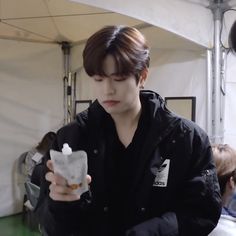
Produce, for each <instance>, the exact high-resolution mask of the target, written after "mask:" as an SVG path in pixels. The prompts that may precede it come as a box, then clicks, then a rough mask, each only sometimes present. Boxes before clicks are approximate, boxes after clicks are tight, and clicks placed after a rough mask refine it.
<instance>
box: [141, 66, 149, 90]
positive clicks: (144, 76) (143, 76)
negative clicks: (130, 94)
mask: <svg viewBox="0 0 236 236" xmlns="http://www.w3.org/2000/svg"><path fill="white" fill-rule="evenodd" d="M147 76H148V69H147V68H145V69H143V70H142V72H141V73H140V78H139V87H140V88H144V85H145V83H146V80H147Z"/></svg>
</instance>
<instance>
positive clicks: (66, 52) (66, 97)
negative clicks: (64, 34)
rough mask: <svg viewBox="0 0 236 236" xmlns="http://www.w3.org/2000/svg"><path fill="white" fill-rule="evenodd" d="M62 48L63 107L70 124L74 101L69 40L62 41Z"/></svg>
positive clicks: (65, 118) (66, 121) (65, 121)
mask: <svg viewBox="0 0 236 236" xmlns="http://www.w3.org/2000/svg"><path fill="white" fill-rule="evenodd" d="M61 49H62V51H63V56H64V77H63V89H64V93H63V102H64V104H63V107H64V124H68V123H69V122H70V121H71V120H72V115H73V114H71V113H72V112H71V111H72V109H71V106H72V102H71V91H72V89H71V74H70V49H71V45H70V44H69V43H68V42H62V46H61Z"/></svg>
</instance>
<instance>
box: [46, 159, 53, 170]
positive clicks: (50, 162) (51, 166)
mask: <svg viewBox="0 0 236 236" xmlns="http://www.w3.org/2000/svg"><path fill="white" fill-rule="evenodd" d="M46 165H47V167H48V169H49V170H51V171H54V169H53V164H52V161H51V160H48V161H47V163H46Z"/></svg>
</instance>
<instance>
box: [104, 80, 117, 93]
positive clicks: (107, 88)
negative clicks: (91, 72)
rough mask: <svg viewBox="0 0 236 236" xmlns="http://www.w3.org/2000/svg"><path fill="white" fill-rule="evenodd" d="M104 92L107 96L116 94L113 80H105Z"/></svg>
mask: <svg viewBox="0 0 236 236" xmlns="http://www.w3.org/2000/svg"><path fill="white" fill-rule="evenodd" d="M104 92H105V94H107V95H110V94H114V93H115V88H114V85H113V81H112V79H111V78H106V79H105V80H104Z"/></svg>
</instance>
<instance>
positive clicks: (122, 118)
mask: <svg viewBox="0 0 236 236" xmlns="http://www.w3.org/2000/svg"><path fill="white" fill-rule="evenodd" d="M140 115H141V102H140V100H138V102H137V105H136V106H135V107H134V108H133V109H131V110H128V111H126V112H124V113H122V114H112V118H113V120H114V122H115V125H116V127H120V126H123V127H132V126H137V124H138V120H139V117H140Z"/></svg>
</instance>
